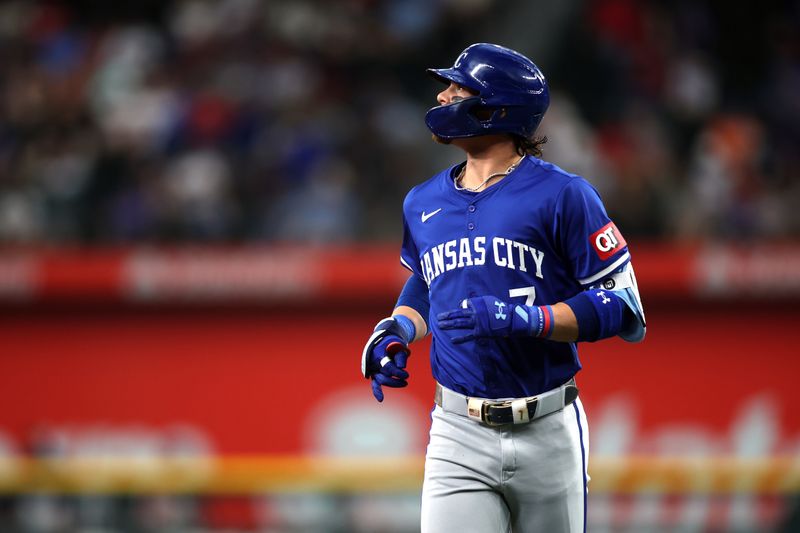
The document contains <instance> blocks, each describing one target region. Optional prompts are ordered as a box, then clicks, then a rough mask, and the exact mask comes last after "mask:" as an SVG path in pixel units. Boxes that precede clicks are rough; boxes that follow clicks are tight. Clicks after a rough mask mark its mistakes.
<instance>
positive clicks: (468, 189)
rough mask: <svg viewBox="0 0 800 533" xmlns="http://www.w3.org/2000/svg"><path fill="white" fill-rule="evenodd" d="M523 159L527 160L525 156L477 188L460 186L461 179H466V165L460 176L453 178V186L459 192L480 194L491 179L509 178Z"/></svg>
mask: <svg viewBox="0 0 800 533" xmlns="http://www.w3.org/2000/svg"><path fill="white" fill-rule="evenodd" d="M523 159H525V156H524V155H523V156H522V157H520V158H519V159H518V160H517V162H516V163H514V164H513V165H511V166H510V167H508V168H507V169H506V171H505V172H496V173H494V174H491V175H489V176H488V177H487V178H486V179H485V180H483V181H482V182H480V183H479V184H478V185H476V186H475V187H462V186H461V185H459V184H458V182H459V181H461V179H462V178H463V177H464V173H465V172H466V171H467V165H464V166H463V167H461V172H459V173H458V176H456V177H455V178H453V186H455V188H456V190H457V191H469V192H478V189H480V188H481V187H483V186H484V185H486V184H487V183H488V182H489V180H490V179H492V178H497V177H498V176H508V175H509V174H511V173H512V172H514V171H515V170H516V169H517V167H518V166H519V164H520V163H522V160H523Z"/></svg>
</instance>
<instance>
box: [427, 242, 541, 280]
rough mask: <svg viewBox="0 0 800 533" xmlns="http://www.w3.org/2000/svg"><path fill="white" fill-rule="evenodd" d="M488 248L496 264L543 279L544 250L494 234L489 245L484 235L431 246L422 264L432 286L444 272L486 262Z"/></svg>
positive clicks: (490, 259)
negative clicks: (530, 272) (530, 273)
mask: <svg viewBox="0 0 800 533" xmlns="http://www.w3.org/2000/svg"><path fill="white" fill-rule="evenodd" d="M487 251H488V254H489V255H490V257H489V261H492V262H494V264H495V265H497V266H499V267H504V268H510V269H512V270H520V271H522V272H528V271H529V270H530V271H532V272H533V273H534V274H535V275H536V277H537V278H539V279H542V262H543V261H544V252H542V251H539V250H537V249H536V248H533V247H532V246H529V245H527V244H525V243H522V242H517V241H513V240H511V239H506V238H504V237H493V238H492V240H491V242H489V243H488V244H487V239H486V237H485V236H483V235H479V236H476V237H472V238H469V237H462V238H461V239H453V240H450V241H447V242H443V243H441V244H437V245H436V246H432V247H431V248H429V249H428V251H426V252H425V253H424V254H422V257H421V258H420V261H419V264H420V266H421V267H422V272H423V273H424V275H425V281H426V282H427V284H428V286H430V284H431V282H432V281H433V280H434V279H436V278H437V277H438V276H440V275H441V274H443V273H444V272H449V271H451V270H455V269H457V268H464V267H468V266H481V265H485V264H486V261H487V257H486V256H487Z"/></svg>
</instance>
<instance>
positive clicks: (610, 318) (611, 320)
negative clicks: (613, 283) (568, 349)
mask: <svg viewBox="0 0 800 533" xmlns="http://www.w3.org/2000/svg"><path fill="white" fill-rule="evenodd" d="M564 303H565V304H567V305H568V306H570V308H571V309H572V312H573V313H575V318H576V319H577V320H578V339H577V340H578V341H589V342H593V341H596V340H600V339H607V338H608V337H613V336H615V335H618V334H619V333H620V331H622V330H623V328H624V327H625V326H626V324H627V322H628V320H631V319H633V318H635V317H634V316H633V313H631V312H630V309H629V307H628V304H626V303H625V302H624V301H623V300H622V298H620V297H619V296H617V295H616V294H614V293H612V292H610V291H603V290H596V289H590V290H588V291H584V292H581V293H579V294H577V295H576V296H573V297H572V298H570V299H568V300H565V301H564Z"/></svg>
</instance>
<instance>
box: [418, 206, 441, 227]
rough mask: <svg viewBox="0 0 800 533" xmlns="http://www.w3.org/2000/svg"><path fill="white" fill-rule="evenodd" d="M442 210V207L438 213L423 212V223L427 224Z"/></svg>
mask: <svg viewBox="0 0 800 533" xmlns="http://www.w3.org/2000/svg"><path fill="white" fill-rule="evenodd" d="M441 210H442V208H441V207H440V208H439V209H437V210H436V211H431V212H430V213H426V212H425V211H423V212H422V222H423V223H424V222H427V221H428V219H429V218H431V217H432V216H433V215H435V214H436V213H438V212H439V211H441Z"/></svg>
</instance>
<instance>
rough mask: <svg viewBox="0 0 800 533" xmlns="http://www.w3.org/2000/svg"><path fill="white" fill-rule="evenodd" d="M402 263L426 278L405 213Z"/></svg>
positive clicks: (401, 251)
mask: <svg viewBox="0 0 800 533" xmlns="http://www.w3.org/2000/svg"><path fill="white" fill-rule="evenodd" d="M400 264H401V265H403V266H404V267H406V268H407V269H409V270H410V271H411V272H412V273H413V274H415V275H416V276H419V278H420V279H422V280H424V279H425V277H424V276H423V275H422V270H421V269H420V265H419V252H418V250H417V245H416V243H415V242H414V237H413V236H412V235H411V230H410V229H409V227H408V221H407V220H406V217H405V213H404V214H403V247H402V248H401V250H400Z"/></svg>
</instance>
